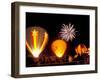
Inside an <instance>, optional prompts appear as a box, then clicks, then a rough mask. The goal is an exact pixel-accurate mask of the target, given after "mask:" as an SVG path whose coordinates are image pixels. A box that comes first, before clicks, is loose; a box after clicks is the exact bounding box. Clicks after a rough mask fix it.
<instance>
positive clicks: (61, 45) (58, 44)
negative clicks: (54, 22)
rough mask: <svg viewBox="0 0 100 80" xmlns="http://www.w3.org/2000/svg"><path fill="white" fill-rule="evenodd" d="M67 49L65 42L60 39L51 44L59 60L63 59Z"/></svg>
mask: <svg viewBox="0 0 100 80" xmlns="http://www.w3.org/2000/svg"><path fill="white" fill-rule="evenodd" d="M66 49H67V44H66V42H65V41H64V40H60V39H58V40H55V41H54V42H53V43H52V44H51V50H52V51H53V52H54V54H55V55H56V56H57V57H59V58H61V57H63V55H64V53H65V51H66Z"/></svg>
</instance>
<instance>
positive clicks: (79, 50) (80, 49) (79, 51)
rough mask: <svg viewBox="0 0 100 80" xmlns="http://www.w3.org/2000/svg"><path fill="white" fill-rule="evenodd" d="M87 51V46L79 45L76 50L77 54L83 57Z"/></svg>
mask: <svg viewBox="0 0 100 80" xmlns="http://www.w3.org/2000/svg"><path fill="white" fill-rule="evenodd" d="M87 50H88V49H87V48H86V46H85V45H84V44H79V45H78V46H77V47H76V48H75V51H76V53H77V54H79V55H82V54H84V53H86V52H87Z"/></svg>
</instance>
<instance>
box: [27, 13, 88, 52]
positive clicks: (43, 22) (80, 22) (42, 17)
mask: <svg viewBox="0 0 100 80" xmlns="http://www.w3.org/2000/svg"><path fill="white" fill-rule="evenodd" d="M69 23H71V24H72V25H73V24H74V28H75V30H76V31H77V32H76V37H75V39H73V41H70V45H71V46H72V49H71V51H72V52H73V53H74V48H75V46H77V45H78V44H80V43H83V44H85V45H86V46H87V47H89V26H90V25H89V15H73V14H72V15H71V14H51V13H29V12H27V13H26V28H28V27H32V26H33V27H34V26H40V27H42V28H44V29H45V30H46V31H47V32H48V34H49V42H48V45H47V49H49V48H50V45H51V43H52V41H54V40H55V39H59V32H60V30H61V26H62V24H69ZM27 52H28V51H27Z"/></svg>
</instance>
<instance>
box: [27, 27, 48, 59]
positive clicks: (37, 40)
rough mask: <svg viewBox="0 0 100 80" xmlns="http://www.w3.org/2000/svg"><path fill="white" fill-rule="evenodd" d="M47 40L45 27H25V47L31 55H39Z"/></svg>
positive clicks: (36, 56)
mask: <svg viewBox="0 0 100 80" xmlns="http://www.w3.org/2000/svg"><path fill="white" fill-rule="evenodd" d="M47 41H48V34H47V32H46V30H45V29H43V28H41V27H30V28H27V29H26V48H27V49H28V51H29V52H30V53H31V54H32V55H33V57H35V58H38V57H39V55H40V54H41V52H42V51H43V50H44V48H45V46H46V44H47Z"/></svg>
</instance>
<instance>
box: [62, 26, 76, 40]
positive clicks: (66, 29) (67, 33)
mask: <svg viewBox="0 0 100 80" xmlns="http://www.w3.org/2000/svg"><path fill="white" fill-rule="evenodd" d="M75 36H76V31H75V28H74V25H71V24H68V25H65V24H63V25H62V28H61V31H60V37H61V38H62V39H64V40H66V41H69V40H71V41H72V40H73V39H74V38H75Z"/></svg>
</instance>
